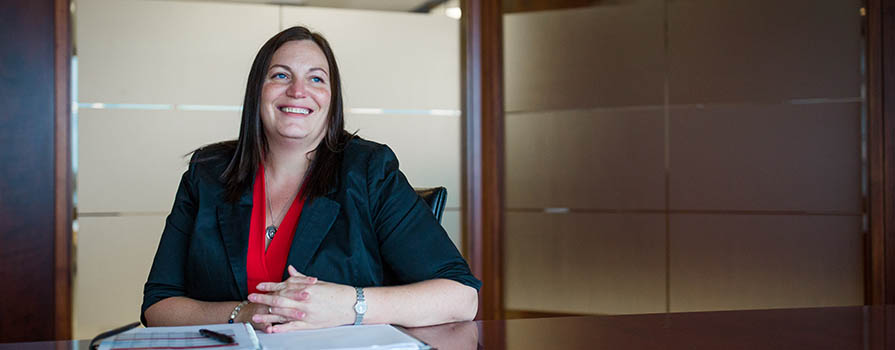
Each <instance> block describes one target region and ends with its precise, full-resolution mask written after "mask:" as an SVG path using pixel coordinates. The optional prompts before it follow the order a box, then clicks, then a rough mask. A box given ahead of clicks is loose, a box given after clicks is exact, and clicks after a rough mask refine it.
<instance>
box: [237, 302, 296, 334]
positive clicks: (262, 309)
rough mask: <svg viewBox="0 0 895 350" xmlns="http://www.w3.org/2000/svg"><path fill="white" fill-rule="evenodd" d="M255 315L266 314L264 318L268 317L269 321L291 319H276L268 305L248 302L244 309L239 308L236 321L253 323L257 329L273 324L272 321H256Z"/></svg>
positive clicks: (280, 321)
mask: <svg viewBox="0 0 895 350" xmlns="http://www.w3.org/2000/svg"><path fill="white" fill-rule="evenodd" d="M255 315H264V316H266V317H264V319H266V320H268V321H274V323H283V322H289V321H291V320H290V319H287V318H285V317H280V320H279V321H276V320H274V319H273V318H272V317H271V316H274V315H270V314H269V313H268V309H267V305H264V304H257V303H252V302H250V303H248V304H246V306H244V307H243V308H242V310H239V315H237V316H236V320H235V321H236V322H239V323H243V322H246V323H251V324H252V327H253V328H255V329H257V330H264V329H266V328H267V327H270V326H271V322H255V321H254V319H255Z"/></svg>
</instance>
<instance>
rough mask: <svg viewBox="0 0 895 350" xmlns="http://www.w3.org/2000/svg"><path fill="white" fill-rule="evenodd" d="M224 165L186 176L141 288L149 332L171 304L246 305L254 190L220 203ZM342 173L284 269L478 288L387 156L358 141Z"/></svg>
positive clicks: (312, 211)
mask: <svg viewBox="0 0 895 350" xmlns="http://www.w3.org/2000/svg"><path fill="white" fill-rule="evenodd" d="M197 157H198V158H205V157H204V155H201V154H200V155H194V157H193V159H194V160H195V159H197ZM223 158H227V157H223ZM227 161H228V160H212V161H206V162H195V161H191V162H190V166H189V169H188V170H187V171H186V173H184V174H183V178H182V179H181V181H180V187H179V188H178V190H177V195H176V196H175V199H174V207H173V208H172V209H171V214H169V215H168V218H167V220H166V222H165V230H164V232H163V233H162V238H161V241H160V242H159V247H158V251H157V252H156V254H155V259H154V260H153V262H152V269H151V270H150V272H149V278H148V280H147V281H146V284H145V285H144V287H143V307H142V311H141V313H140V315H141V317H140V318H141V320H142V321H143V323H144V324H145V323H146V319H145V318H144V317H143V313H144V312H145V311H146V309H147V308H148V307H149V306H151V305H152V304H155V303H156V302H158V301H159V300H162V299H165V298H167V297H172V296H186V297H189V298H193V299H197V300H203V301H238V300H245V299H246V297H247V296H248V286H247V285H246V283H247V282H246V254H247V251H248V245H249V244H248V242H249V223H250V221H251V213H252V188H251V186H249V188H248V189H247V190H246V192H245V193H244V194H243V195H242V197H241V198H240V199H239V201H237V202H236V203H231V202H227V201H225V200H224V186H223V183H222V182H221V181H220V180H219V179H218V177H219V176H220V174H221V172H222V171H223V170H224V168H225V167H226V164H227ZM341 169H342V171H341V173H340V177H339V179H338V181H337V185H336V186H335V187H334V188H333V189H332V190H331V191H330V192H329V193H328V194H327V195H325V196H322V197H318V198H314V199H309V201H308V202H307V203H306V204H305V206H304V209H303V210H302V213H301V217H300V218H299V221H298V225H297V226H296V229H295V236H294V238H293V241H292V247H291V248H290V250H289V257H288V260H287V264H289V265H292V266H295V268H296V269H298V271H300V272H302V273H303V274H305V275H308V276H314V277H317V278H319V279H320V280H323V281H327V282H335V283H340V284H346V285H350V286H359V287H367V286H390V285H402V284H408V283H413V282H419V281H424V280H429V279H435V278H446V279H451V280H454V281H457V282H460V283H462V284H465V285H467V286H470V287H473V288H475V289H479V288H480V287H481V282H480V281H479V280H477V279H476V278H475V277H473V276H472V273H470V271H469V266H468V265H467V264H466V261H465V260H463V257H462V256H461V255H460V253H459V252H458V251H457V249H456V247H455V246H454V244H453V243H452V242H451V240H450V239H449V238H448V236H447V234H446V233H445V231H444V229H443V228H442V227H441V225H439V224H438V222H436V220H435V217H434V216H433V215H432V212H431V211H430V209H429V207H428V206H427V205H426V204H425V202H423V201H422V199H421V198H419V196H417V194H416V193H415V192H414V191H413V188H411V187H410V184H409V183H408V182H407V179H406V178H405V177H404V174H402V173H401V171H399V170H398V160H397V158H396V157H395V154H394V153H393V152H392V151H391V149H389V148H388V146H385V145H381V144H377V143H374V142H370V141H366V140H362V139H359V138H355V139H353V140H351V141H349V143H348V145H347V147H346V148H345V151H344V154H343V160H342V168H341ZM287 277H288V272H286V271H284V273H283V278H284V279H285V278H287ZM222 321H223V320H222Z"/></svg>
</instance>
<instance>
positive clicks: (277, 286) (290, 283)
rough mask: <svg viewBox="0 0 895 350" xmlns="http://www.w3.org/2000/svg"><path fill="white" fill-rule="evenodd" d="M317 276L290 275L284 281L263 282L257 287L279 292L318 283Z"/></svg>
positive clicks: (266, 290) (262, 289)
mask: <svg viewBox="0 0 895 350" xmlns="http://www.w3.org/2000/svg"><path fill="white" fill-rule="evenodd" d="M316 283H317V278H316V277H289V278H288V279H286V280H285V281H283V282H276V283H275V282H261V283H258V285H257V286H255V288H258V290H260V291H265V292H279V291H281V290H284V289H287V288H290V287H291V288H303V287H302V286H305V285H309V284H316Z"/></svg>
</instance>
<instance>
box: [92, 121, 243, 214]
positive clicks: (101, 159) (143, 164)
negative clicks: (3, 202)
mask: <svg viewBox="0 0 895 350" xmlns="http://www.w3.org/2000/svg"><path fill="white" fill-rule="evenodd" d="M79 114H80V117H79V118H80V120H79V123H78V131H79V137H78V139H79V141H80V143H79V145H78V148H79V151H80V165H79V173H78V207H79V208H78V210H79V211H81V212H147V211H148V212H165V213H167V212H168V211H170V210H171V204H172V203H173V202H174V193H175V192H176V191H177V185H178V184H179V183H180V177H181V175H182V174H183V172H184V171H186V169H187V163H188V161H189V158H187V157H185V155H186V154H187V153H189V152H191V151H192V150H194V149H196V148H198V147H199V146H202V145H205V144H209V143H212V142H217V141H224V140H229V139H234V138H236V135H237V133H238V132H239V112H198V111H141V110H114V109H110V110H90V109H82V110H81V111H80V113H79Z"/></svg>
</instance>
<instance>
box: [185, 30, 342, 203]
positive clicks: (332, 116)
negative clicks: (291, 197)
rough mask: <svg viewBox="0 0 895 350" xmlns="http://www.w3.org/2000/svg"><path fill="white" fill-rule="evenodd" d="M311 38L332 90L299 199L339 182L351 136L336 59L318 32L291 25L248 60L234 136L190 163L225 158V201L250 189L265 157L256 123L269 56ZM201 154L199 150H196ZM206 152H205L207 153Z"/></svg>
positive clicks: (263, 137) (265, 146)
mask: <svg viewBox="0 0 895 350" xmlns="http://www.w3.org/2000/svg"><path fill="white" fill-rule="evenodd" d="M297 40H310V41H312V42H314V43H315V44H317V46H318V47H320V50H322V51H323V54H324V55H325V56H326V61H327V63H328V64H329V79H330V84H331V85H330V86H331V90H332V97H331V99H330V106H329V116H327V127H326V135H324V137H323V140H322V141H321V142H320V144H319V145H318V146H317V148H316V149H315V150H314V158H313V160H312V161H311V164H310V168H309V169H308V175H307V176H306V178H305V180H304V181H305V182H306V183H307V185H306V188H305V191H304V196H305V197H306V198H314V197H319V196H322V195H324V194H326V193H327V192H328V191H329V190H330V189H331V188H332V187H334V186H335V185H336V182H337V181H338V175H339V169H340V168H341V162H342V154H341V153H342V151H343V150H344V148H345V145H346V144H347V143H348V141H349V140H350V139H351V138H352V137H354V135H352V134H349V133H348V132H346V131H345V117H344V111H343V107H342V81H341V78H340V75H339V67H338V65H337V64H336V57H335V55H333V51H332V49H331V48H330V46H329V42H327V41H326V39H325V38H324V37H323V36H322V35H320V34H319V33H315V32H311V31H310V30H308V29H307V28H305V27H292V28H289V29H286V30H284V31H282V32H280V33H279V34H277V35H274V36H273V37H272V38H270V39H269V40H267V42H266V43H264V45H263V46H261V49H260V50H258V54H257V55H255V61H254V62H252V69H251V70H250V71H249V79H248V81H247V83H246V94H245V100H244V101H243V104H242V122H241V123H240V126H239V138H238V139H237V140H234V141H225V142H220V143H216V144H212V145H208V146H204V147H201V148H199V149H197V150H195V151H193V152H194V153H199V156H198V157H197V158H196V159H195V160H194V162H203V161H206V160H210V159H216V158H220V157H227V156H229V157H230V162H229V163H228V164H227V168H226V169H224V171H223V172H222V173H221V175H220V180H221V182H223V183H224V186H225V188H226V192H225V197H226V200H228V201H230V202H236V201H237V200H238V199H239V197H240V196H242V194H243V193H244V192H245V190H246V189H247V188H248V187H249V186H251V185H252V181H253V180H254V176H255V172H256V171H258V163H260V162H261V159H262V155H264V154H268V153H269V151H270V146H269V144H268V141H267V136H266V135H265V134H264V128H263V126H262V125H261V113H260V100H261V89H262V87H263V85H264V78H265V76H266V75H267V70H268V66H269V65H270V60H271V57H273V54H274V52H276V51H277V49H279V48H280V46H283V44H285V43H287V42H289V41H297ZM200 151H201V152H200ZM206 151H207V152H206Z"/></svg>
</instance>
